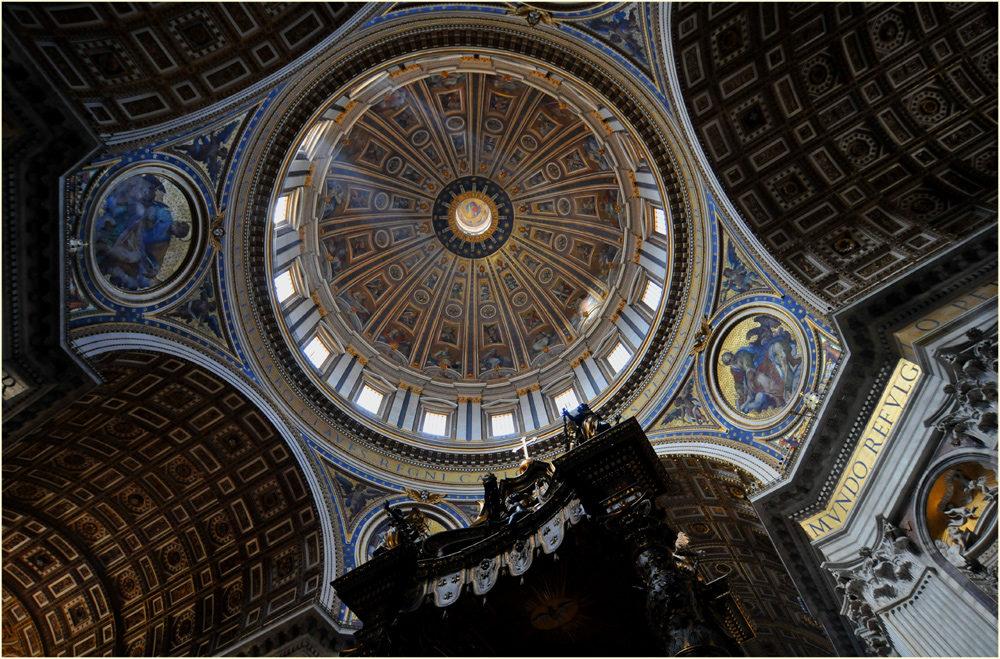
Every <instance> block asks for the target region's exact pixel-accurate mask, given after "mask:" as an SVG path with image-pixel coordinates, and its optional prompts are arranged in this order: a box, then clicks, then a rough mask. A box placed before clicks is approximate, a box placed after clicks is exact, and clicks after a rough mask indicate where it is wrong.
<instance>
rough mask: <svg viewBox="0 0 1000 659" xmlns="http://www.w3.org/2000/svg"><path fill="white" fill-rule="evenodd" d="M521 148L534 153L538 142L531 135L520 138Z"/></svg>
mask: <svg viewBox="0 0 1000 659" xmlns="http://www.w3.org/2000/svg"><path fill="white" fill-rule="evenodd" d="M521 146H523V147H524V148H525V149H527V150H528V151H534V150H535V149H537V148H538V140H536V139H535V138H534V137H532V136H531V135H522V136H521Z"/></svg>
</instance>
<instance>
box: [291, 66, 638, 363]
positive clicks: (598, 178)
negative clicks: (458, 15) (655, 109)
mask: <svg viewBox="0 0 1000 659" xmlns="http://www.w3.org/2000/svg"><path fill="white" fill-rule="evenodd" d="M506 78H507V79H506V80H505V79H504V77H503V76H499V75H493V74H474V73H469V74H466V73H458V74H453V75H447V74H445V75H444V76H442V75H433V76H430V77H427V78H422V79H420V80H417V81H415V82H413V83H410V84H408V85H406V86H404V87H402V88H400V89H398V90H396V91H394V92H391V93H388V94H386V95H385V97H384V98H382V99H381V100H380V101H379V102H378V103H376V104H375V105H373V106H372V107H371V108H370V109H369V110H367V111H366V112H365V113H364V114H363V115H362V116H361V117H360V118H359V120H358V121H357V123H355V125H354V126H353V128H352V129H351V130H350V131H349V132H348V134H347V137H345V138H344V139H343V141H342V144H343V145H344V146H343V148H340V149H338V150H337V152H336V155H335V156H334V158H333V162H332V163H331V164H330V167H329V169H328V170H327V173H326V180H325V182H324V184H325V189H324V192H325V198H324V199H323V202H324V203H323V206H322V208H321V213H322V215H321V216H320V217H319V238H320V245H319V247H320V249H319V255H320V256H321V257H322V258H323V259H325V261H326V263H325V264H323V267H321V269H320V272H321V275H322V278H323V281H325V282H328V283H329V284H330V287H329V288H330V291H331V292H332V293H333V295H334V296H335V299H336V303H337V306H338V308H339V309H340V310H341V312H342V313H343V318H344V319H345V320H346V321H347V324H348V325H349V329H353V330H354V331H355V332H357V333H359V334H361V335H362V336H363V337H364V338H365V339H367V340H368V342H369V343H370V345H371V346H372V347H374V348H375V350H377V351H378V353H379V354H381V355H383V356H385V357H386V358H388V359H389V360H390V361H391V362H393V363H394V364H399V365H401V366H404V367H408V368H410V369H413V371H414V373H413V374H412V375H411V377H415V379H414V382H419V381H420V378H421V376H423V375H430V376H432V377H436V378H444V379H448V380H462V379H477V380H479V381H484V382H485V381H492V380H496V379H500V378H503V377H507V376H511V375H514V374H515V373H517V372H518V371H521V370H524V369H527V368H532V367H540V366H543V365H545V364H547V363H549V362H551V361H552V360H553V359H555V358H557V357H558V356H559V355H561V354H563V353H565V352H566V349H567V347H568V346H571V345H574V344H575V342H576V340H577V339H578V338H579V337H581V336H583V334H584V333H585V331H586V330H587V329H588V328H589V327H590V326H592V325H593V321H594V320H596V318H597V316H598V315H599V312H600V310H601V308H602V307H603V306H604V305H605V303H606V301H607V300H608V295H609V290H610V288H611V286H610V285H611V284H612V283H613V280H616V279H617V276H618V275H619V274H621V270H622V268H621V267H620V265H621V242H622V229H621V222H622V219H623V218H624V216H625V213H624V212H623V209H622V206H621V201H622V195H621V193H620V191H619V187H618V184H617V180H616V176H615V173H614V172H613V171H612V168H611V165H610V163H609V161H608V159H607V158H606V157H605V150H604V146H603V143H602V142H598V139H597V138H596V136H595V134H594V133H593V131H592V130H591V129H590V127H589V126H588V125H587V124H586V123H584V122H583V121H582V120H581V119H580V118H579V116H577V115H575V114H574V113H572V112H571V111H570V110H569V109H568V108H567V106H566V104H565V103H562V102H560V101H559V100H557V99H556V98H554V97H552V96H550V95H548V94H546V93H544V92H542V91H541V90H539V89H536V88H534V87H530V86H528V85H527V84H525V83H523V82H520V81H518V80H514V79H511V78H510V76H507V77H506ZM310 283H316V282H310ZM329 325H330V326H331V330H332V331H338V330H340V329H341V328H338V327H337V326H336V325H335V324H333V323H330V324H329ZM338 333H339V334H341V335H343V332H342V331H338ZM576 352H579V350H577V351H576Z"/></svg>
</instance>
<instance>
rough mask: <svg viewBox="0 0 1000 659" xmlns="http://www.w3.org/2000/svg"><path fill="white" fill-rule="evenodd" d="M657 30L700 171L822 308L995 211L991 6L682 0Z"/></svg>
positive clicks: (883, 279)
mask: <svg viewBox="0 0 1000 659" xmlns="http://www.w3.org/2000/svg"><path fill="white" fill-rule="evenodd" d="M672 30H673V34H672V35H671V36H672V39H673V51H674V55H675V57H676V58H677V60H678V64H677V65H678V68H679V71H680V75H679V77H680V81H681V87H682V90H683V97H684V101H685V104H686V106H687V111H688V113H689V115H690V117H691V119H692V122H693V124H694V127H695V131H696V134H697V137H698V139H699V140H700V141H701V143H702V147H703V149H704V151H705V154H706V155H707V156H708V159H709V161H710V162H711V164H712V166H713V168H714V170H715V173H716V175H717V176H718V178H719V180H720V181H721V182H722V184H723V186H724V187H725V189H726V191H727V192H728V193H729V196H730V198H731V199H732V201H733V203H734V204H735V206H736V208H737V209H738V210H739V212H740V213H741V214H742V216H743V218H744V219H745V220H746V222H747V224H748V226H749V227H750V228H751V229H752V230H753V231H754V232H755V233H756V234H757V236H758V237H759V238H760V239H761V240H762V241H763V242H764V244H765V245H766V247H767V248H768V249H769V250H771V251H772V252H773V253H774V254H775V255H776V256H777V257H778V258H779V259H780V260H781V261H782V262H783V263H784V264H785V266H786V267H787V268H788V270H789V271H790V272H791V273H792V274H793V275H794V276H795V277H797V278H798V279H799V280H800V281H802V282H803V283H805V284H806V285H807V286H808V287H809V288H810V289H812V290H813V291H814V292H815V293H817V294H818V295H820V296H821V297H823V298H825V299H826V300H828V301H829V302H830V303H831V304H832V305H833V306H834V307H838V306H842V305H845V304H847V303H848V302H850V301H851V300H854V299H856V298H858V297H860V296H861V295H863V294H865V293H866V292H868V291H871V290H872V289H874V288H875V287H877V286H879V285H880V284H882V283H884V282H886V281H890V280H892V279H893V278H895V277H896V276H897V275H898V274H899V273H900V272H901V271H903V270H905V269H906V268H908V267H909V266H911V265H913V264H915V263H916V262H917V261H918V260H922V259H925V258H927V257H929V256H930V255H932V254H934V253H936V252H939V251H941V250H943V249H945V248H946V247H948V246H949V245H952V244H954V243H955V242H956V241H958V240H960V239H961V238H963V237H965V236H968V235H971V234H972V233H973V232H974V231H975V230H976V229H978V228H980V227H982V226H985V225H986V224H987V223H989V222H993V221H995V219H994V218H995V213H996V177H997V124H996V107H997V106H996V102H997V48H996V39H997V15H996V5H992V4H976V3H970V4H961V3H948V4H938V3H920V4H906V5H888V4H871V5H862V4H860V3H841V4H827V3H820V4H815V5H809V4H805V3H788V4H784V3H778V4H763V5H758V4H742V3H738V4H733V5H717V4H688V5H681V6H680V7H679V8H678V9H677V10H676V12H675V14H674V17H673V23H672Z"/></svg>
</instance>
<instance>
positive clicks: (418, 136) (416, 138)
mask: <svg viewBox="0 0 1000 659" xmlns="http://www.w3.org/2000/svg"><path fill="white" fill-rule="evenodd" d="M430 139H431V134H430V133H428V132H427V131H426V130H418V131H417V132H415V133H414V134H413V143H414V144H416V145H417V146H423V145H425V144H427V142H428V141H430Z"/></svg>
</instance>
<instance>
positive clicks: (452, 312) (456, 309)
mask: <svg viewBox="0 0 1000 659" xmlns="http://www.w3.org/2000/svg"><path fill="white" fill-rule="evenodd" d="M444 312H445V313H446V314H448V315H449V316H451V317H452V318H458V317H459V316H461V315H462V307H460V306H458V305H457V304H449V305H448V307H447V308H446V309H445V310H444Z"/></svg>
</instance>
